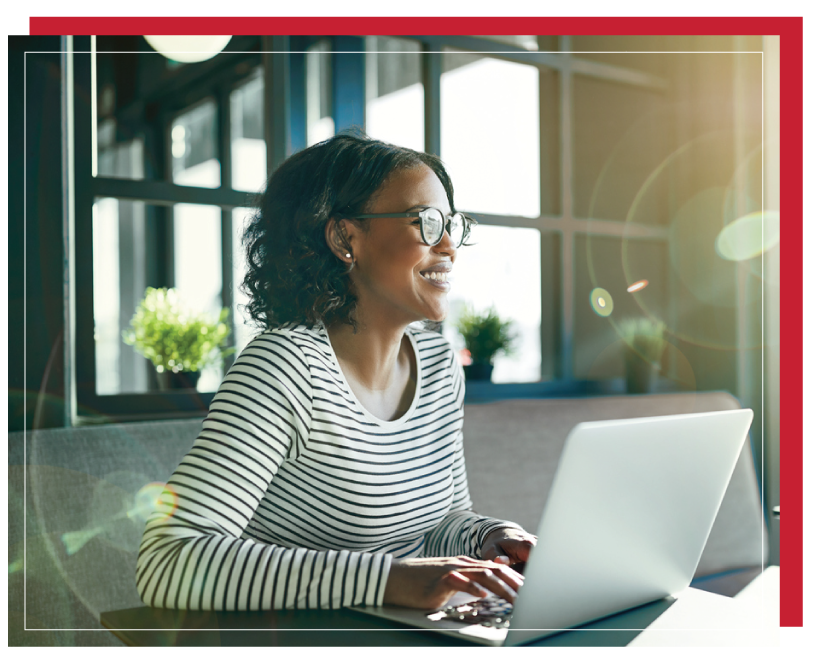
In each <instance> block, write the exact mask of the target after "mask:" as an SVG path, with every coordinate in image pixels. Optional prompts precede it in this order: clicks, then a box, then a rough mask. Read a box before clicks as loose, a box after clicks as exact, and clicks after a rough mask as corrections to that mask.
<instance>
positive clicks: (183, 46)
mask: <svg viewBox="0 0 833 657" xmlns="http://www.w3.org/2000/svg"><path fill="white" fill-rule="evenodd" d="M145 41H147V42H148V43H149V44H150V45H151V46H153V48H154V50H156V51H157V52H158V53H159V54H160V55H164V56H165V57H167V58H168V59H171V60H173V61H175V62H182V63H184V64H190V63H193V62H204V61H205V60H206V59H211V58H212V57H214V55H216V54H217V53H218V52H220V51H221V50H222V49H223V48H225V47H226V46H227V45H228V42H229V41H231V36H230V35H229V36H217V35H207V36H206V35H196V36H195V35H187V36H173V35H167V34H165V35H160V36H147V35H145Z"/></svg>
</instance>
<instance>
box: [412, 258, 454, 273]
mask: <svg viewBox="0 0 833 657" xmlns="http://www.w3.org/2000/svg"><path fill="white" fill-rule="evenodd" d="M450 271H451V263H450V262H448V261H445V262H439V263H437V264H436V265H433V266H432V267H428V269H423V270H422V271H421V272H419V273H420V274H427V273H428V272H436V273H444V274H447V273H449V272H450Z"/></svg>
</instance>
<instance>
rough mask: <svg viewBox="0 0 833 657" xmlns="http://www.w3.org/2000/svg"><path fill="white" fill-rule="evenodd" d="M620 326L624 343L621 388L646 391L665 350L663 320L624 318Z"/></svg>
mask: <svg viewBox="0 0 833 657" xmlns="http://www.w3.org/2000/svg"><path fill="white" fill-rule="evenodd" d="M620 328H621V331H622V337H623V339H624V343H625V348H624V357H625V388H626V390H627V392H628V393H629V394H634V393H636V394H644V393H647V392H650V391H651V389H652V388H653V385H654V381H655V379H656V374H657V372H658V371H659V367H660V359H661V358H662V354H663V352H664V351H665V345H666V342H665V340H664V339H663V336H664V335H665V324H664V323H663V322H660V321H657V320H653V319H650V318H647V317H643V318H639V319H627V320H625V321H623V322H622V324H621V327H620Z"/></svg>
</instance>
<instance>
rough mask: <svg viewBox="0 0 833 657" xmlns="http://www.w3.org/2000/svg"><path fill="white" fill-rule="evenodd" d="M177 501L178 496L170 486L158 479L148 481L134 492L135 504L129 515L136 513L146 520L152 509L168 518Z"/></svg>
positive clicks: (174, 509)
mask: <svg viewBox="0 0 833 657" xmlns="http://www.w3.org/2000/svg"><path fill="white" fill-rule="evenodd" d="M178 502H179V497H178V496H177V494H176V491H174V490H173V489H172V488H171V487H170V486H168V485H167V484H163V483H162V482H159V481H154V482H152V483H149V484H147V485H145V486H142V488H140V489H139V491H138V492H137V493H136V504H135V506H134V507H133V509H131V511H130V512H129V515H131V516H132V515H138V516H139V517H140V518H141V519H142V520H143V521H146V520H147V519H148V518H149V517H150V515H151V514H152V513H153V512H154V511H158V512H161V513H163V514H165V516H167V517H168V518H170V517H171V516H172V515H173V514H174V511H176V507H177V505H178Z"/></svg>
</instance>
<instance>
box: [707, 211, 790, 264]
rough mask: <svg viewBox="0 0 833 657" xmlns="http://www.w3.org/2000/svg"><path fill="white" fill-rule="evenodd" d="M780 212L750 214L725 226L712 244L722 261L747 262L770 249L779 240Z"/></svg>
mask: <svg viewBox="0 0 833 657" xmlns="http://www.w3.org/2000/svg"><path fill="white" fill-rule="evenodd" d="M780 215H781V213H780V212H777V211H766V212H751V213H750V214H746V215H744V216H742V217H739V218H738V219H735V220H734V221H733V222H732V223H730V224H729V225H728V226H725V227H724V228H723V230H721V231H720V234H719V235H718V236H717V239H716V240H715V242H714V248H715V251H717V255H719V256H720V257H721V258H723V259H724V260H733V261H735V262H739V261H741V260H749V259H750V258H754V257H756V256H759V255H761V254H762V253H763V252H764V251H767V250H768V249H771V248H772V247H773V246H775V245H776V244H778V242H779V241H780V239H781V233H780Z"/></svg>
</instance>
